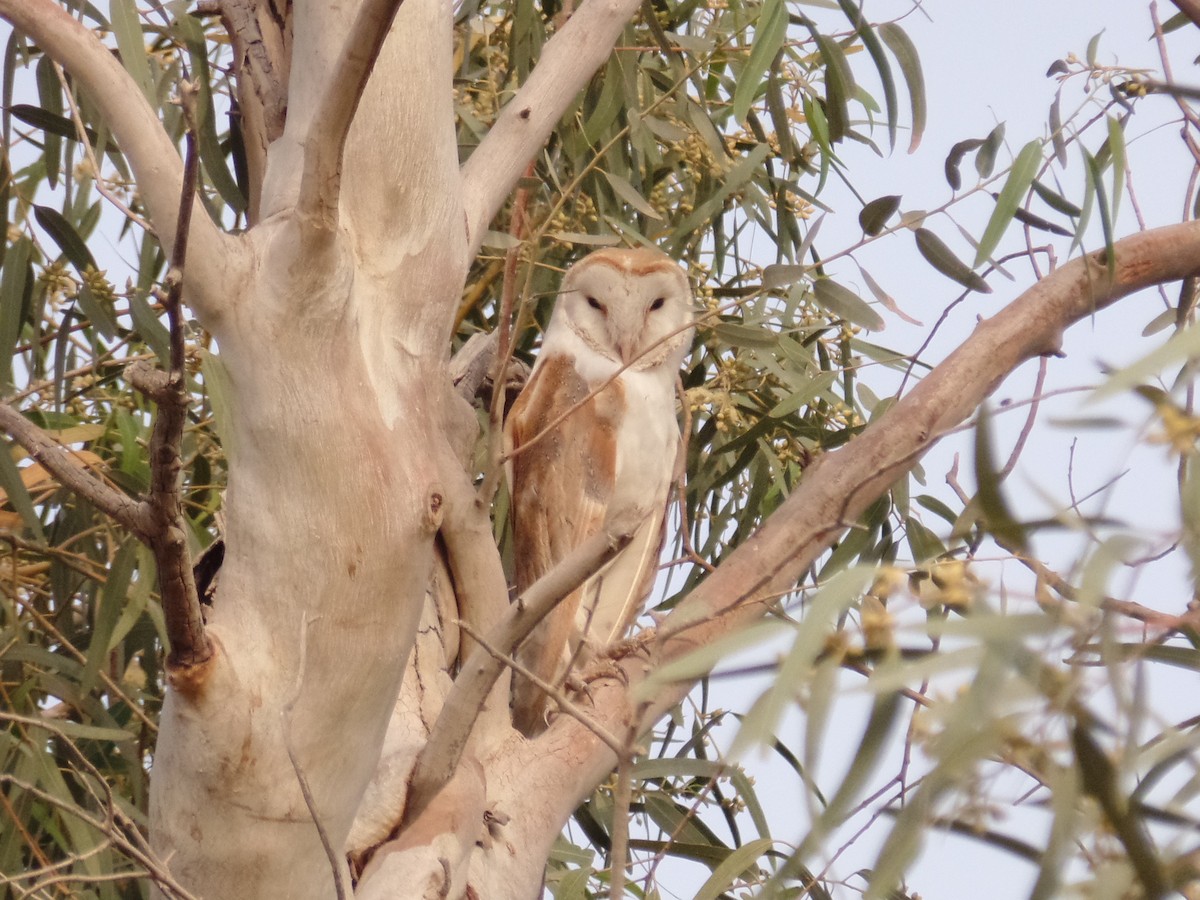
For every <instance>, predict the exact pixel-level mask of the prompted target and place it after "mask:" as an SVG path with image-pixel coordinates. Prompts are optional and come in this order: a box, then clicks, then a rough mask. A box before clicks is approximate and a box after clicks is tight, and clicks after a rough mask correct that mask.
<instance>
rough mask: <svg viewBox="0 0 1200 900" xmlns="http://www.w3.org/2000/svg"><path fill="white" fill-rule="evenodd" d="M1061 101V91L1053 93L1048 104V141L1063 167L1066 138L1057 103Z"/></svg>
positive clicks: (1065, 154)
mask: <svg viewBox="0 0 1200 900" xmlns="http://www.w3.org/2000/svg"><path fill="white" fill-rule="evenodd" d="M1061 101H1062V91H1059V92H1058V93H1056V94H1055V95H1054V102H1053V103H1051V104H1050V122H1049V124H1050V143H1051V144H1053V146H1054V156H1055V158H1056V159H1057V160H1058V164H1059V165H1060V166H1063V167H1064V168H1065V167H1066V165H1067V139H1066V138H1065V137H1064V136H1063V126H1062V113H1061V112H1060V111H1059V105H1060V103H1061Z"/></svg>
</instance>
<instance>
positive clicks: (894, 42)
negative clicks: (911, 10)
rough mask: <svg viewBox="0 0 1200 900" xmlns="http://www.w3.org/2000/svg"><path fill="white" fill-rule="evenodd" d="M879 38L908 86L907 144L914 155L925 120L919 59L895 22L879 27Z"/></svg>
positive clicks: (915, 49)
mask: <svg viewBox="0 0 1200 900" xmlns="http://www.w3.org/2000/svg"><path fill="white" fill-rule="evenodd" d="M879 36H880V37H881V38H883V42H884V43H885V44H887V45H888V49H889V50H891V51H892V54H893V55H894V56H895V57H896V61H897V62H898V63H900V72H901V74H902V75H904V81H905V84H907V85H908V96H909V103H910V104H911V107H912V137H911V139H910V140H909V143H908V152H909V153H915V152H916V151H917V148H918V147H919V146H920V145H921V137H922V136H923V135H924V134H925V118H926V101H925V74H924V73H923V72H922V71H921V57H920V56H919V55H918V54H917V48H916V45H914V44H913V42H912V40H911V39H910V38H909V36H908V34H907V32H905V30H904V29H903V28H901V27H900V26H899V25H897V24H896V23H895V22H885V23H884V24H883V25H880V26H879Z"/></svg>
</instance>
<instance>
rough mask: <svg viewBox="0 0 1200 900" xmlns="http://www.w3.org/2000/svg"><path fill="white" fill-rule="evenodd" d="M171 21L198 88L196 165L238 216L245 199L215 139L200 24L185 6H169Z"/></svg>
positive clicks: (213, 116) (208, 79) (215, 124)
mask: <svg viewBox="0 0 1200 900" xmlns="http://www.w3.org/2000/svg"><path fill="white" fill-rule="evenodd" d="M171 6H172V8H173V9H174V10H175V13H176V15H175V19H174V21H173V22H172V23H171V30H172V31H173V32H175V34H177V35H178V36H179V37H180V38H181V39H182V40H183V41H184V43H185V44H186V45H187V48H188V54H189V57H190V58H191V61H192V70H193V75H192V80H193V82H194V83H195V84H196V85H198V86H199V88H200V93H199V95H198V96H197V97H196V119H197V121H196V146H197V148H198V149H199V151H200V161H201V162H202V163H203V164H204V171H205V172H206V173H207V174H208V180H209V181H210V182H211V183H212V186H213V187H214V188H216V189H217V193H218V194H220V195H221V199H222V200H224V201H225V202H226V203H227V204H228V205H229V207H230V208H231V209H233V210H236V211H237V212H239V213H244V212H245V211H246V206H247V202H246V195H245V194H243V193H242V189H241V188H240V187H239V186H238V183H237V180H236V179H235V178H234V177H233V175H232V174H230V172H229V167H228V166H227V165H226V164H225V151H224V150H222V148H221V143H220V141H219V139H218V137H217V122H216V118H217V117H216V110H215V108H214V107H213V98H212V90H211V88H210V85H211V83H212V77H211V75H210V74H209V69H208V46H207V44H206V42H205V38H204V31H203V30H202V29H201V28H200V23H199V22H197V21H196V19H195V18H194V17H193V16H191V15H189V14H188V12H187V7H186V5H184V4H182V3H172V4H171Z"/></svg>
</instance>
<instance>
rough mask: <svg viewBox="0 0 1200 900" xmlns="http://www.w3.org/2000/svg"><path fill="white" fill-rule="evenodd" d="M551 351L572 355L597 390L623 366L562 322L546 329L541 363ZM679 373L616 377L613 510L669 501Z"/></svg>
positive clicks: (632, 372) (630, 372)
mask: <svg viewBox="0 0 1200 900" xmlns="http://www.w3.org/2000/svg"><path fill="white" fill-rule="evenodd" d="M551 348H552V349H553V350H554V352H556V353H563V354H565V355H567V356H570V357H571V358H572V359H573V360H574V363H575V370H576V371H577V372H579V374H580V376H582V378H583V379H584V381H586V382H587V383H588V384H590V385H592V386H593V387H599V386H600V385H601V384H603V383H604V382H606V381H608V379H610V378H612V377H613V375H614V374H615V373H616V372H617V371H618V370H619V369H620V368H621V364H620V363H618V362H616V361H614V360H612V359H608V358H607V357H605V356H602V355H601V354H599V353H597V352H596V351H595V350H594V349H593V348H591V347H589V346H588V345H587V344H585V343H584V342H583V341H582V340H581V339H580V338H579V336H578V335H576V334H575V332H574V331H572V330H571V329H570V328H568V327H564V326H563V325H562V323H561V322H558V321H554V322H552V323H551V326H550V328H549V329H547V332H546V338H545V340H544V341H543V344H542V352H541V353H540V354H539V356H538V360H539V363H540V361H541V360H542V359H544V358H547V357H548V356H549V354H548V353H547V352H546V351H547V350H548V349H551ZM535 368H536V366H535ZM676 374H677V372H676V369H675V368H674V367H672V366H670V365H663V366H659V367H657V368H653V369H642V370H638V369H626V370H625V371H624V372H622V373H621V374H620V376H618V378H617V381H619V382H620V384H621V387H622V388H623V389H624V391H625V401H626V402H625V409H624V416H623V418H622V420H621V424H620V426H619V428H618V432H617V460H616V484H617V494H616V495H615V496H614V497H612V498H611V499H610V501H609V504H608V505H609V509H610V511H611V510H613V509H615V508H616V507H617V506H621V507H624V505H625V504H627V503H632V504H637V505H638V506H641V507H644V508H646V509H647V510H652V509H658V508H660V507H661V506H662V504H663V503H664V502H665V501H666V498H667V492H668V490H669V489H670V485H671V478H672V476H673V474H674V472H675V454H676V452H677V451H678V448H679V424H678V421H677V419H676V416H675V376H676Z"/></svg>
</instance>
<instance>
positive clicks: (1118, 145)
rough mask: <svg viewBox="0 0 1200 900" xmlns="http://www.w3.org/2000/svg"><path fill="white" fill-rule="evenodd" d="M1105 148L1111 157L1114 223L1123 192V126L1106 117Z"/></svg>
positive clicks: (1114, 119)
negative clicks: (1106, 138)
mask: <svg viewBox="0 0 1200 900" xmlns="http://www.w3.org/2000/svg"><path fill="white" fill-rule="evenodd" d="M1107 147H1108V152H1109V153H1110V154H1111V157H1112V167H1113V195H1112V221H1114V222H1115V221H1116V220H1117V213H1118V212H1119V211H1120V209H1121V195H1122V194H1123V193H1124V192H1125V124H1124V122H1122V121H1121V120H1120V119H1117V118H1115V117H1113V116H1109V117H1108V142H1107Z"/></svg>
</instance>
